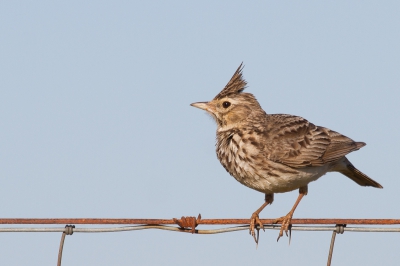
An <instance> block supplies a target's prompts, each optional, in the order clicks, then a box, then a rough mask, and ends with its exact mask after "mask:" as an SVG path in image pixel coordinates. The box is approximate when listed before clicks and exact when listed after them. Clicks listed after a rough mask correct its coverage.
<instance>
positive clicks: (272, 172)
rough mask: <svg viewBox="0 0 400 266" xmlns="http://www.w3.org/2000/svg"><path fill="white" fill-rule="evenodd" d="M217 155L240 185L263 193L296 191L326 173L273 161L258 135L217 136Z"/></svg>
mask: <svg viewBox="0 0 400 266" xmlns="http://www.w3.org/2000/svg"><path fill="white" fill-rule="evenodd" d="M250 133H251V132H250ZM216 152H217V157H218V159H219V161H220V162H221V164H222V166H223V167H224V168H225V169H226V171H227V172H229V173H230V174H231V175H232V176H233V177H234V178H235V179H236V180H237V181H239V182H240V183H241V184H243V185H245V186H247V187H250V188H252V189H255V190H257V191H260V192H263V193H279V192H287V191H292V190H295V189H297V188H299V187H302V186H305V185H307V184H308V183H309V182H311V181H314V180H316V179H317V178H318V177H320V176H321V175H323V174H324V173H325V172H326V171H324V170H323V169H316V168H315V169H311V171H310V169H308V170H304V169H303V170H302V169H294V168H291V167H288V166H286V165H283V164H281V163H277V162H273V161H270V160H269V159H268V158H267V156H266V155H265V154H264V153H263V145H262V143H261V142H260V140H259V138H257V136H256V135H254V133H253V134H249V133H246V134H245V133H237V132H235V133H232V132H231V133H229V134H220V135H218V134H217V145H216Z"/></svg>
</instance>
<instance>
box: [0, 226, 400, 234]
mask: <svg viewBox="0 0 400 266" xmlns="http://www.w3.org/2000/svg"><path fill="white" fill-rule="evenodd" d="M264 228H265V229H269V230H280V225H264ZM146 229H159V230H167V231H175V232H183V233H192V231H191V229H183V228H179V227H175V226H167V225H136V226H122V227H105V228H74V233H107V232H123V231H134V230H146ZM248 229H249V226H248V225H244V226H235V227H226V228H217V229H196V230H195V232H194V233H195V234H220V233H228V232H235V231H243V230H248ZM292 230H293V231H335V230H336V227H335V226H292ZM64 231H65V228H62V227H58V228H57V227H49V228H0V233H11V232H12V233H14V232H15V233H20V232H22V233H28V232H31V233H39V232H64ZM344 231H345V232H398V233H400V228H382V227H345V228H344Z"/></svg>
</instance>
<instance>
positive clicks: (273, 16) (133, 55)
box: [0, 1, 400, 265]
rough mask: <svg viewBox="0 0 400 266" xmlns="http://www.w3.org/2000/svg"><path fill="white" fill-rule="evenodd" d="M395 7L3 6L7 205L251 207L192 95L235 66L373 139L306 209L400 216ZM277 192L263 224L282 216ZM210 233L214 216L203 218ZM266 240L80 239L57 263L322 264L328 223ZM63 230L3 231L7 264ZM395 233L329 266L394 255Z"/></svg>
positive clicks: (255, 198) (339, 255) (36, 209)
mask: <svg viewBox="0 0 400 266" xmlns="http://www.w3.org/2000/svg"><path fill="white" fill-rule="evenodd" d="M399 14H400V3H399V2H398V1H252V2H250V1H247V2H245V1H201V2H200V1H199V2H188V1H167V2H166V1H109V2H106V1H92V2H89V1H86V2H82V1H63V2H60V1H57V2H55V1H2V2H1V3H0V36H1V39H0V88H1V97H0V123H1V130H0V176H1V180H2V184H1V186H0V199H1V202H2V208H1V215H0V216H1V217H6V218H12V217H23V218H33V217H42V218H52V217H55V218H57V217H58V218H61V217H69V218H73V217H96V218H100V217H102V218H103V217H104V218H107V217H109V218H172V217H180V216H182V215H192V216H194V215H196V216H197V214H198V213H201V214H202V216H203V218H248V217H250V215H251V213H252V212H253V211H254V210H255V209H257V208H258V207H259V206H260V205H261V204H262V203H263V199H264V196H263V195H262V194H261V193H259V192H256V191H252V190H251V189H248V188H246V187H244V186H242V185H240V184H239V183H238V182H236V181H235V180H234V179H233V178H232V177H231V176H230V175H229V174H228V173H226V171H225V170H224V169H223V167H222V166H221V165H220V163H219V162H218V160H217V158H216V155H215V150H214V149H215V148H214V141H215V129H216V127H215V125H214V123H213V122H212V120H211V119H210V118H209V117H207V116H206V115H204V112H202V111H200V110H198V109H195V108H193V107H190V106H189V104H190V103H192V102H196V101H206V100H210V99H212V98H213V97H214V96H215V95H216V94H217V93H218V92H219V91H220V90H221V89H222V88H223V87H224V85H225V84H226V83H227V82H228V80H229V79H230V77H231V76H232V74H233V72H234V71H235V70H236V68H237V67H238V65H239V64H240V63H241V62H242V61H243V62H244V64H245V68H244V76H245V78H246V80H247V81H248V89H247V91H248V92H251V93H253V94H255V95H256V97H257V98H258V100H259V101H260V103H261V105H262V107H263V108H264V109H265V111H266V112H267V113H288V114H295V115H300V116H303V117H305V118H307V119H308V120H309V121H311V122H313V123H314V124H317V125H321V126H325V127H328V128H331V129H333V130H335V131H339V132H340V133H342V134H344V135H346V136H349V137H351V138H353V139H354V140H357V141H364V142H366V143H367V146H366V147H364V148H362V149H361V150H359V151H357V152H354V153H352V154H351V155H350V156H349V159H350V160H351V161H352V162H353V163H354V164H355V165H356V166H357V167H358V168H359V169H360V170H362V171H363V172H365V173H366V174H368V175H369V176H370V177H371V178H373V179H375V180H377V181H378V182H379V183H381V184H382V185H383V186H384V189H383V190H379V189H374V188H364V187H360V186H358V185H357V184H355V183H354V182H352V181H351V180H349V179H347V178H346V177H344V176H341V175H340V174H336V173H330V174H328V175H326V176H324V177H322V178H321V179H320V180H318V181H317V182H314V183H311V184H310V185H309V195H308V196H307V197H305V198H304V199H303V201H302V202H301V203H300V205H299V207H298V209H297V211H296V213H295V218H296V217H297V218H322V217H325V218H399V212H398V202H399V201H400V196H399V193H398V191H399V188H400V182H399V174H398V169H397V167H398V165H399V164H398V160H399V150H400V141H399V139H400V138H399V129H400V127H399V121H400V119H399V117H398V116H399V114H400V104H399V99H400V89H399V88H400V74H399V73H400V49H399V47H400V15H399ZM297 195H298V192H296V191H295V192H291V193H286V194H277V195H276V196H275V202H274V204H273V205H272V206H268V207H267V208H266V209H265V210H264V211H263V212H262V214H261V217H262V218H276V217H280V216H282V215H284V214H286V213H287V212H288V211H289V210H290V208H291V206H292V205H293V203H294V201H295V199H296V197H297ZM201 228H205V227H201ZM277 234H278V232H277V231H267V232H266V233H262V234H261V236H260V238H261V240H260V245H259V247H258V249H257V250H256V249H255V244H254V242H253V240H252V238H251V237H250V236H249V235H248V233H247V232H245V231H242V232H236V233H230V234H220V235H206V236H204V235H190V234H178V233H172V232H164V231H151V230H147V231H136V232H125V233H107V234H74V235H73V236H71V237H67V239H66V243H65V248H64V255H63V265H159V264H163V265H171V264H174V265H188V264H190V265H227V264H229V265H250V264H252V265H256V264H260V265H294V264H295V265H324V264H325V263H326V259H327V254H328V248H329V241H330V237H331V233H330V232H307V233H301V232H294V233H293V237H292V243H291V245H290V246H288V240H287V238H282V239H281V240H280V241H279V243H276V237H277ZM60 236H61V234H59V233H18V234H17V233H14V234H11V233H1V235H0V246H1V249H0V265H55V263H56V260H57V252H58V245H59V241H60ZM399 241H400V235H399V234H395V233H349V232H346V233H345V234H344V235H339V236H338V237H337V240H336V245H335V252H334V257H333V262H332V265H377V264H383V265H396V264H398V261H399V260H400V253H399V252H398V247H399Z"/></svg>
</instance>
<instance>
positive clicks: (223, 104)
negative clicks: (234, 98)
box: [222, 102, 231, 108]
mask: <svg viewBox="0 0 400 266" xmlns="http://www.w3.org/2000/svg"><path fill="white" fill-rule="evenodd" d="M222 106H223V107H224V108H228V107H229V106H231V103H230V102H223V103H222Z"/></svg>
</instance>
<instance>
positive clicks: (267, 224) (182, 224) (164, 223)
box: [0, 215, 400, 266]
mask: <svg viewBox="0 0 400 266" xmlns="http://www.w3.org/2000/svg"><path fill="white" fill-rule="evenodd" d="M273 221H274V219H261V222H262V223H263V224H264V228H265V229H270V230H271V229H272V230H279V229H280V225H272V223H273ZM249 223H250V220H249V219H201V215H199V216H198V217H197V218H196V217H194V216H188V217H182V218H181V219H176V218H173V219H103V218H43V219H41V218H3V219H0V224H42V225H43V224H67V225H66V226H65V228H59V227H58V228H55V227H49V228H37V227H33V228H17V227H12V228H0V232H62V236H61V241H60V247H59V253H58V261H57V265H58V266H61V258H62V251H63V246H64V241H65V236H66V235H72V233H104V232H121V231H134V230H145V229H160V230H168V231H176V232H183V233H192V234H219V233H227V232H234V231H242V230H248V229H249ZM68 224H91V225H99V224H102V225H111V224H114V225H116V224H120V225H122V224H129V225H131V226H122V227H106V228H75V226H74V225H68ZM173 224H175V225H178V226H179V227H176V226H170V225H173ZM200 224H202V225H238V226H235V227H224V228H219V229H207V230H206V229H201V230H199V229H195V228H196V227H197V226H198V225H200ZM292 224H302V225H308V226H296V225H295V226H292V227H291V230H293V231H332V238H331V244H330V248H329V254H328V263H327V265H328V266H330V265H331V261H332V254H333V247H334V243H335V238H336V234H337V233H339V234H343V232H345V231H350V232H400V228H379V227H360V226H359V227H346V226H347V225H349V224H352V225H396V224H400V219H293V220H292ZM332 224H334V225H336V226H323V225H332ZM132 225H133V226H132ZM310 225H313V226H310ZM315 225H319V226H315ZM321 225H322V226H321Z"/></svg>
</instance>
